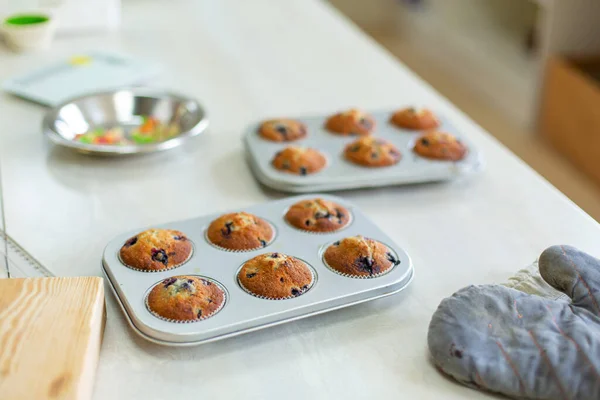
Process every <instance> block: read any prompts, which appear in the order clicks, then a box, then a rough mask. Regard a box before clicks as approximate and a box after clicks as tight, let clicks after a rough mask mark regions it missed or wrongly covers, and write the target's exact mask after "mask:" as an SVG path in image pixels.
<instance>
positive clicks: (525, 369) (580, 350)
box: [428, 246, 600, 400]
mask: <svg viewBox="0 0 600 400" xmlns="http://www.w3.org/2000/svg"><path fill="white" fill-rule="evenodd" d="M539 269H540V273H541V276H542V277H543V279H544V280H545V281H546V282H547V283H549V284H550V285H551V286H552V287H554V288H555V289H557V290H559V291H561V292H563V293H565V294H566V295H568V296H569V298H567V300H566V301H565V300H562V299H548V298H544V297H540V296H536V295H530V294H526V293H523V292H520V291H518V290H514V289H511V288H507V287H504V286H499V285H483V286H469V287H466V288H464V289H461V290H459V291H458V292H457V293H455V294H454V295H452V297H449V298H447V299H444V300H443V301H442V303H441V304H440V306H439V307H438V309H437V311H436V312H435V314H434V315H433V318H432V320H431V323H430V325H429V334H428V345H429V350H430V352H431V355H432V357H433V360H434V362H435V364H436V365H437V366H438V368H439V369H440V370H441V371H443V372H444V373H446V374H448V375H450V376H452V377H453V378H455V379H456V380H458V381H460V382H461V383H463V384H466V385H469V386H472V387H476V388H478V389H482V390H487V391H491V392H498V393H503V394H505V395H507V396H510V397H515V398H526V399H573V400H575V399H577V400H580V399H600V260H598V259H596V258H593V257H592V256H590V255H588V254H586V253H583V252H581V251H579V250H577V249H575V248H573V247H569V246H553V247H550V248H548V249H547V250H545V251H544V252H543V253H542V255H541V256H540V259H539Z"/></svg>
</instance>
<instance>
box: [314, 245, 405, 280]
mask: <svg viewBox="0 0 600 400" xmlns="http://www.w3.org/2000/svg"><path fill="white" fill-rule="evenodd" d="M323 258H324V259H325V262H326V263H327V265H329V267H331V268H332V269H334V270H336V271H338V272H340V273H342V274H346V275H350V276H352V277H373V276H377V275H379V274H382V273H384V272H386V271H388V270H389V269H391V268H392V267H393V266H394V265H398V264H399V263H400V261H399V260H398V259H397V258H396V256H395V255H394V253H392V252H391V251H390V249H388V248H387V246H385V245H384V244H382V243H379V242H378V241H376V240H373V239H369V238H366V237H363V236H360V235H358V236H352V237H347V238H345V239H342V240H340V241H338V242H335V243H334V244H332V245H331V246H329V247H328V248H327V250H325V254H324V255H323Z"/></svg>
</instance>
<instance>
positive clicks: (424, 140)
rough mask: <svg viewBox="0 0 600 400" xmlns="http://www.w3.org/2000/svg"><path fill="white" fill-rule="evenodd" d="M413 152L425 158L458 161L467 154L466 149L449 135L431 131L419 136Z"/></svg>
mask: <svg viewBox="0 0 600 400" xmlns="http://www.w3.org/2000/svg"><path fill="white" fill-rule="evenodd" d="M414 151H415V153H417V154H418V155H420V156H421V157H425V158H431V159H435V160H448V161H459V160H462V159H463V158H464V157H465V154H467V147H466V146H465V145H464V144H463V143H462V142H461V141H460V140H458V139H457V138H456V137H454V136H453V135H451V134H449V133H445V132H439V131H432V132H428V133H424V134H423V135H421V136H419V138H418V139H417V141H416V142H415V147H414Z"/></svg>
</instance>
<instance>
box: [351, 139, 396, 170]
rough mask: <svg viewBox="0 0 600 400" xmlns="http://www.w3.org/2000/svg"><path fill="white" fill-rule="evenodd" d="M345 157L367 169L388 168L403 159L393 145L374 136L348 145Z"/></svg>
mask: <svg viewBox="0 0 600 400" xmlns="http://www.w3.org/2000/svg"><path fill="white" fill-rule="evenodd" d="M344 156H345V157H346V159H347V160H349V161H351V162H353V163H355V164H359V165H362V166H365V167H387V166H389V165H394V164H396V163H397V162H398V161H400V159H401V158H402V155H401V154H400V151H399V150H398V149H397V148H396V146H394V145H393V144H392V143H390V142H388V141H387V140H384V139H379V138H374V137H372V136H366V137H362V138H360V139H358V140H355V141H354V142H352V143H350V144H348V145H347V146H346V148H345V149H344Z"/></svg>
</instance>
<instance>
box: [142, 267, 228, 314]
mask: <svg viewBox="0 0 600 400" xmlns="http://www.w3.org/2000/svg"><path fill="white" fill-rule="evenodd" d="M224 303H225V292H224V291H223V289H221V288H220V287H219V285H217V284H215V283H213V282H211V281H209V280H208V279H205V278H201V277H199V276H193V275H189V276H188V275H181V276H173V277H170V278H167V279H165V280H163V281H162V282H159V283H158V284H157V285H156V286H154V287H153V288H152V290H151V291H150V293H149V294H148V298H147V300H146V304H147V306H148V309H149V310H150V312H152V313H153V314H156V315H158V316H160V317H162V318H166V319H169V320H174V321H199V320H202V319H206V318H209V317H211V316H213V315H214V314H216V313H217V312H218V311H219V310H220V309H221V308H222V307H223V304H224Z"/></svg>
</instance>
